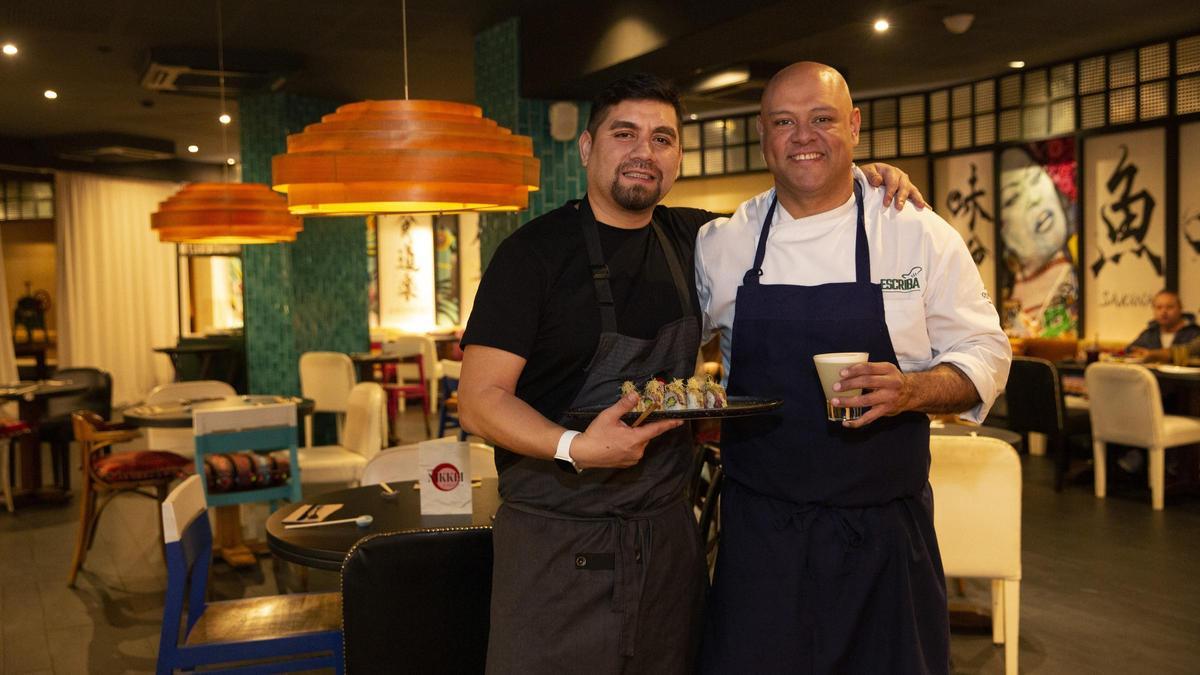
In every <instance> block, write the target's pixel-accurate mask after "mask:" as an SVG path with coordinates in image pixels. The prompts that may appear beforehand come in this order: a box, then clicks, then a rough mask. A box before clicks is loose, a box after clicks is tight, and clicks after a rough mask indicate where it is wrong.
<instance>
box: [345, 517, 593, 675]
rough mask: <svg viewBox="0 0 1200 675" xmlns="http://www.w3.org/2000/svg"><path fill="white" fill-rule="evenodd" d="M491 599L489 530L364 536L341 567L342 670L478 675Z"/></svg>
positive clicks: (450, 529)
mask: <svg viewBox="0 0 1200 675" xmlns="http://www.w3.org/2000/svg"><path fill="white" fill-rule="evenodd" d="M491 596H492V531H491V529H490V528H483V527H461V528H449V529H447V530H442V531H438V532H428V531H419V532H393V533H385V534H376V535H371V536H368V537H364V538H363V539H362V540H360V541H359V542H358V543H356V544H355V545H354V548H352V549H351V550H350V553H349V554H348V555H347V556H346V562H345V563H344V564H343V565H342V630H343V631H344V633H345V636H344V637H345V657H346V671H347V672H348V673H377V672H381V671H384V670H389V669H395V670H396V672H407V673H448V674H458V673H462V674H464V675H466V674H468V673H482V672H484V665H485V662H486V660H487V645H488V629H489V626H490V619H489V612H490V610H491ZM388 664H391V665H390V666H389V665H388ZM579 667H580V668H582V669H586V668H587V667H588V664H586V663H581V664H579Z"/></svg>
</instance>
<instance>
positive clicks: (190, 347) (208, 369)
mask: <svg viewBox="0 0 1200 675" xmlns="http://www.w3.org/2000/svg"><path fill="white" fill-rule="evenodd" d="M154 351H156V352H158V353H159V354H166V355H167V357H168V358H170V359H171V367H172V368H174V369H175V381H176V382H179V381H180V379H181V374H182V373H183V369H182V368H181V365H182V363H181V361H182V360H183V358H185V357H189V356H192V357H197V358H199V359H200V367H199V378H198V379H201V380H212V379H221V378H219V377H217V372H216V369H215V367H214V362H215V359H216V356H217V355H218V354H225V353H228V352H230V351H231V349H230V347H229V345H223V344H184V345H176V346H174V347H155V348H154ZM233 370H234V365H233V363H232V362H230V366H229V372H227V373H224V375H225V379H224V381H225V382H231V381H233V375H234V373H233Z"/></svg>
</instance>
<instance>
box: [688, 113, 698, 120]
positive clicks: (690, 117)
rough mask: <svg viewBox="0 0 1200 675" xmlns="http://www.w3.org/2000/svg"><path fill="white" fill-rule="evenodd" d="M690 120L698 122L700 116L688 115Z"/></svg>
mask: <svg viewBox="0 0 1200 675" xmlns="http://www.w3.org/2000/svg"><path fill="white" fill-rule="evenodd" d="M688 119H689V120H698V119H700V116H699V115H697V114H696V113H692V114H691V115H688Z"/></svg>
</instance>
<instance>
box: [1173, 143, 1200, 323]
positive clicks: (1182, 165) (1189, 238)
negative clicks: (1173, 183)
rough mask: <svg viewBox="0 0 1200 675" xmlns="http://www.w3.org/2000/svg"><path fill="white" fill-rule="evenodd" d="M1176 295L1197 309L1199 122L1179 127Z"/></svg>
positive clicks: (1199, 274) (1199, 281) (1199, 304)
mask: <svg viewBox="0 0 1200 675" xmlns="http://www.w3.org/2000/svg"><path fill="white" fill-rule="evenodd" d="M1178 246H1179V296H1180V300H1182V301H1183V307H1184V309H1185V310H1187V311H1189V312H1196V311H1198V310H1200V122H1193V123H1191V124H1185V125H1183V126H1181V127H1180V128H1179V243H1178Z"/></svg>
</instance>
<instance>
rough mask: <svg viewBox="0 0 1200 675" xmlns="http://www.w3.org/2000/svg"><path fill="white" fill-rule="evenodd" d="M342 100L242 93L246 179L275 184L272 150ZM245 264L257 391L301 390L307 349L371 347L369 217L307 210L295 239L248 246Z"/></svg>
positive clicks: (251, 368)
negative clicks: (312, 215) (310, 214)
mask: <svg viewBox="0 0 1200 675" xmlns="http://www.w3.org/2000/svg"><path fill="white" fill-rule="evenodd" d="M336 107H337V106H336V104H334V103H330V102H328V101H322V100H318V99H311V98H304V97H300V96H295V95H292V94H284V93H266V94H249V95H246V96H243V97H241V98H240V99H239V101H238V110H239V116H240V119H239V120H238V122H239V126H240V129H241V146H242V180H243V181H245V182H247V183H266V184H268V185H270V183H271V158H272V157H273V156H275V155H277V154H279V153H282V152H284V151H285V150H286V147H287V136H288V134H292V133H298V132H300V131H302V130H303V129H304V127H305V126H306V125H308V124H311V123H313V122H317V121H319V120H320V118H321V116H322V115H324V114H326V113H329V112H332V111H333V110H334V108H336ZM242 265H243V270H244V288H245V324H246V361H247V369H248V376H249V378H248V379H249V382H248V383H249V388H250V391H251V392H253V393H271V394H298V393H299V392H300V373H299V369H298V363H299V358H300V354H302V353H304V352H307V351H314V350H328V351H340V352H353V351H364V350H365V349H366V348H367V345H368V340H369V338H368V329H367V291H366V288H367V244H366V223H365V221H364V219H363V218H306V219H305V220H304V231H303V232H301V233H300V235H299V236H298V237H297V238H296V241H295V242H294V243H291V244H271V245H260V246H244V247H242Z"/></svg>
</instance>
